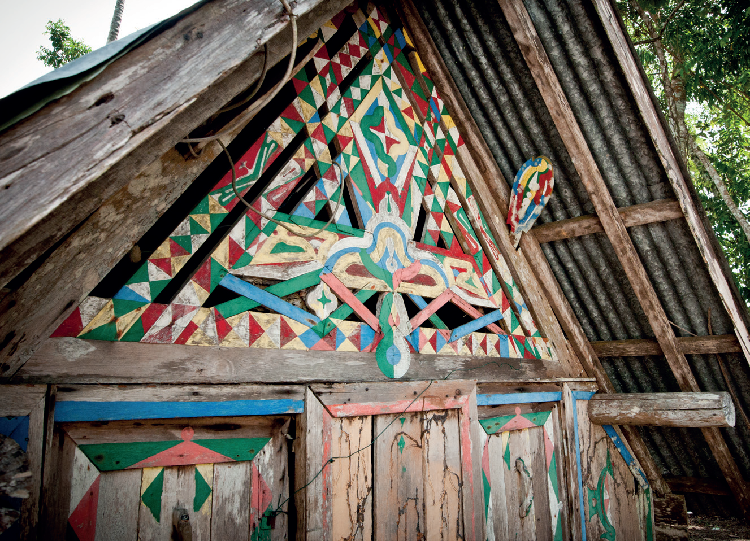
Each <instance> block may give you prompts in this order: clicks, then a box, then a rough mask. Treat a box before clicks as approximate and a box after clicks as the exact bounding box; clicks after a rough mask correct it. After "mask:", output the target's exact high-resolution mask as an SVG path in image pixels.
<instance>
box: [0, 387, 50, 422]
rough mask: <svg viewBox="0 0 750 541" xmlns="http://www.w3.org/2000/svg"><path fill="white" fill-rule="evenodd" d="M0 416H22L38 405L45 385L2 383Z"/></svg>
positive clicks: (45, 389)
mask: <svg viewBox="0 0 750 541" xmlns="http://www.w3.org/2000/svg"><path fill="white" fill-rule="evenodd" d="M0 389H1V390H2V392H0V416H3V417H23V416H26V415H28V414H29V412H30V411H32V410H33V409H35V408H36V407H37V406H38V405H39V401H40V400H43V399H44V395H45V393H46V392H47V386H46V385H3V386H1V387H0Z"/></svg>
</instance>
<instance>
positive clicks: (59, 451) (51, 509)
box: [39, 428, 76, 539]
mask: <svg viewBox="0 0 750 541" xmlns="http://www.w3.org/2000/svg"><path fill="white" fill-rule="evenodd" d="M75 451H76V444H75V442H74V441H73V440H72V439H70V438H69V437H68V436H67V435H66V434H65V432H63V431H62V430H59V429H57V428H55V429H54V431H53V432H52V434H51V435H50V438H49V444H48V445H47V451H46V453H45V460H44V485H43V487H42V514H41V520H40V522H39V532H40V534H41V536H42V538H45V539H64V538H65V529H66V525H67V522H68V515H69V513H70V488H71V474H72V471H73V462H74V460H75Z"/></svg>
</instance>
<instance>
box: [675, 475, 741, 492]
mask: <svg viewBox="0 0 750 541" xmlns="http://www.w3.org/2000/svg"><path fill="white" fill-rule="evenodd" d="M664 480H665V481H666V482H667V484H668V485H669V488H670V489H672V492H679V493H682V494H713V495H714V496H731V495H732V493H731V492H730V490H729V486H728V485H727V484H726V482H725V481H724V480H722V479H704V478H702V477H667V478H665V479H664Z"/></svg>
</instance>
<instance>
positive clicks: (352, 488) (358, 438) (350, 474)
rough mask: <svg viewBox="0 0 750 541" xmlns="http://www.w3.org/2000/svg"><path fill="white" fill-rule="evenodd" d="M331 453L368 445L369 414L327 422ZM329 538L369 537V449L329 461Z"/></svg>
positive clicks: (352, 540) (347, 452) (346, 452)
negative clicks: (329, 424) (330, 533)
mask: <svg viewBox="0 0 750 541" xmlns="http://www.w3.org/2000/svg"><path fill="white" fill-rule="evenodd" d="M331 432H332V434H331V454H332V456H348V455H350V454H352V453H355V451H357V450H359V449H363V448H365V447H367V446H369V445H370V443H371V441H372V417H347V418H343V419H335V420H334V421H333V422H332V423H331ZM331 483H332V485H333V494H334V498H333V503H332V508H333V509H332V517H333V528H332V533H333V539H346V540H348V541H358V540H367V539H372V538H373V537H372V531H373V524H372V522H373V520H372V501H373V493H372V491H373V483H372V450H371V448H369V447H368V448H367V449H364V450H363V451H360V452H358V453H356V454H354V455H353V456H351V457H349V458H339V459H336V460H335V461H334V462H333V464H331Z"/></svg>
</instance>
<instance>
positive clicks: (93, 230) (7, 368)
mask: <svg viewBox="0 0 750 541" xmlns="http://www.w3.org/2000/svg"><path fill="white" fill-rule="evenodd" d="M344 5H346V2H345V0H337V1H336V2H332V3H330V4H326V6H325V9H323V10H316V11H315V12H314V13H308V14H307V15H306V16H302V17H300V18H299V19H298V22H297V24H298V28H299V35H300V36H307V35H309V34H310V33H311V32H313V31H314V30H316V29H317V28H319V27H320V25H321V24H322V23H323V22H325V21H326V20H328V19H329V18H330V17H331V16H332V15H335V14H336V13H337V12H338V11H339V10H340V9H341V8H342V7H343V6H344ZM201 9H202V8H201ZM227 24H229V22H227ZM179 29H180V27H179V25H178V26H176V27H174V28H172V29H170V30H169V31H167V33H169V32H171V33H172V38H173V39H177V38H179V39H181V40H183V41H184V37H183V36H182V35H181V34H179V31H180V30H179ZM175 32H177V34H175ZM236 36H237V39H243V40H244V41H247V38H246V37H245V38H240V37H239V36H247V29H244V30H241V31H240V30H238V31H237V34H236ZM268 46H269V63H274V62H277V61H278V60H280V59H281V58H283V56H284V55H286V54H288V53H289V47H290V42H289V36H288V35H286V33H283V32H282V33H281V34H279V35H277V36H275V37H273V38H271V39H270V40H269V42H268ZM144 47H145V45H144ZM138 51H140V49H139V50H138ZM138 51H136V52H138ZM134 54H135V53H134ZM135 56H137V57H138V58H140V59H141V60H142V57H141V56H140V53H139V54H135ZM299 60H300V62H299V63H298V64H302V63H303V62H304V60H305V59H299ZM173 61H176V60H173ZM262 65H263V57H262V55H256V56H252V57H250V58H249V59H247V60H246V61H244V62H243V63H242V64H241V65H240V66H239V67H237V68H236V69H235V70H234V71H233V72H232V73H231V74H229V75H228V76H226V77H224V78H223V79H222V80H221V81H220V82H218V83H217V84H215V85H212V86H210V87H209V88H208V93H209V94H210V95H211V97H212V99H213V100H214V101H212V102H211V104H210V107H211V109H210V110H208V109H207V108H208V107H209V105H208V104H204V106H203V108H200V109H199V110H198V111H194V112H193V114H192V115H190V122H191V124H189V127H188V128H186V129H184V126H185V125H187V124H181V125H180V126H181V127H179V129H178V127H176V126H172V128H170V129H166V128H165V129H164V130H162V131H161V132H160V133H161V135H160V137H161V138H160V140H159V148H162V147H167V148H170V147H174V145H175V144H176V143H177V142H178V141H179V139H180V138H181V137H182V136H184V135H185V134H186V133H187V132H189V131H190V130H192V129H194V128H196V127H197V126H198V125H199V124H200V123H201V122H203V121H204V120H205V118H206V117H207V116H208V115H209V114H211V113H213V112H215V110H216V109H218V108H219V107H221V106H223V105H224V104H225V103H226V102H227V101H229V100H230V99H232V98H233V97H234V96H236V95H237V94H238V93H240V92H242V91H243V90H245V89H246V88H248V86H249V85H250V86H251V85H252V83H253V81H254V80H255V78H257V76H258V74H259V72H260V70H261V67H262ZM302 65H304V64H302ZM111 67H112V68H113V71H111V72H110V71H108V70H105V71H104V72H103V73H102V74H101V75H100V76H99V77H97V79H96V80H97V81H99V78H102V79H103V81H102V83H101V84H103V85H104V86H105V87H106V85H107V84H108V81H109V80H110V79H113V78H114V79H116V78H117V77H118V74H119V71H118V69H119V68H118V67H117V63H115V64H113V66H111ZM141 84H145V83H144V82H141ZM151 84H152V85H153V86H154V91H156V90H157V89H158V88H161V86H162V81H161V80H156V79H154V80H152V81H151ZM91 92H93V90H91V89H88V87H82V88H81V89H79V90H77V91H76V92H74V93H73V94H72V95H71V96H73V97H76V96H77V99H79V100H82V101H85V100H86V99H94V98H92V97H91V96H90V95H89V94H90V93H91ZM50 107H52V108H53V109H54V110H57V105H52V106H50ZM34 118H36V117H34ZM34 118H32V119H31V120H30V122H31V121H35V120H34ZM45 118H46V117H45ZM183 121H184V122H185V123H187V122H188V119H186V118H185V119H183ZM249 121H250V119H247V120H246V122H245V123H243V124H242V125H238V126H235V127H234V128H233V129H232V130H231V131H230V132H228V133H227V134H226V135H225V136H224V137H222V142H223V143H224V144H225V145H228V144H229V143H230V142H231V141H232V140H233V139H234V138H235V137H236V136H237V135H238V134H239V133H240V131H241V130H242V128H244V127H245V125H246V124H247V122H249ZM181 130H182V131H181ZM11 131H12V130H11ZM5 137H8V133H6V134H4V136H3V138H0V146H2V145H5V144H6V143H5V142H4V141H5ZM149 145H150V143H143V145H142V146H146V147H148V146H149ZM220 153H221V147H220V146H219V145H218V144H211V145H209V146H207V147H206V148H204V149H203V151H202V152H201V154H200V155H199V157H197V158H191V159H187V160H186V159H185V158H184V157H183V156H182V155H181V154H180V153H179V152H177V151H176V150H175V149H174V148H171V149H169V150H167V151H166V152H165V153H164V154H163V155H161V157H159V158H157V159H156V160H155V161H153V162H152V163H151V164H149V165H147V166H146V167H145V168H143V165H146V164H141V165H138V166H135V165H133V166H132V167H133V169H132V170H131V173H136V172H137V171H138V170H139V169H138V167H141V168H143V170H142V171H141V172H140V174H137V175H131V176H130V177H128V179H132V180H131V181H130V182H129V184H126V185H125V186H122V187H121V188H120V189H119V190H117V191H115V192H114V194H113V195H111V196H110V197H108V198H107V199H106V200H104V201H103V202H102V200H101V199H100V198H99V197H98V194H96V193H92V194H91V200H92V201H96V204H97V206H98V207H99V208H98V209H96V210H95V211H94V212H93V213H92V214H91V215H90V216H88V217H87V218H86V219H85V220H84V221H83V222H81V223H80V224H77V227H76V229H75V230H74V231H73V232H71V233H70V234H69V235H68V236H67V238H65V239H64V240H63V241H62V242H60V243H59V245H57V246H56V247H55V248H54V250H52V251H51V253H49V254H47V255H46V258H45V259H44V261H43V262H42V263H41V265H40V266H39V268H37V269H35V270H34V272H33V273H30V276H28V277H27V278H26V280H25V281H24V282H23V283H22V284H21V285H20V287H19V288H18V289H16V290H14V291H11V292H7V294H6V295H5V296H3V297H2V298H0V376H1V377H3V378H7V377H9V376H11V375H12V374H14V373H15V372H16V371H17V370H18V368H19V367H21V366H22V365H23V363H24V362H26V360H27V359H28V358H29V357H30V356H31V355H32V354H33V353H34V351H35V350H36V349H37V348H38V346H39V344H40V343H41V342H42V341H44V340H45V339H46V338H47V337H49V336H50V335H51V334H52V332H54V330H55V328H56V327H57V326H58V325H59V324H60V323H61V322H62V321H63V320H64V319H65V318H66V317H67V316H68V315H69V314H70V313H71V312H72V311H73V310H74V309H75V308H76V307H77V306H78V304H79V303H80V302H81V301H82V300H83V299H84V298H85V297H86V295H87V294H88V293H89V292H90V291H91V290H92V289H93V288H94V287H95V286H96V285H97V284H98V283H99V281H100V280H101V279H102V278H103V277H104V276H106V274H107V273H108V272H109V271H110V270H111V269H112V268H113V267H114V265H115V264H116V263H117V262H118V261H119V260H120V258H121V257H122V256H123V255H124V254H125V253H127V251H128V250H130V248H131V247H132V246H133V244H134V243H135V242H136V241H137V240H138V239H139V238H140V237H141V236H143V234H144V233H146V232H147V231H148V230H149V229H150V228H151V226H152V225H153V224H154V223H155V222H156V220H157V219H158V218H159V217H160V216H161V215H162V214H163V213H164V212H165V211H166V210H167V209H168V208H169V207H170V206H171V205H172V204H173V203H174V202H175V201H176V200H177V198H178V197H179V196H180V195H181V194H182V192H183V191H184V190H185V189H186V188H187V187H188V186H189V185H190V184H191V183H192V182H193V181H194V180H195V179H196V178H197V177H198V175H200V174H201V173H202V172H203V170H204V169H205V168H206V167H207V166H208V165H209V164H211V162H212V161H213V160H214V159H215V158H216V157H217V156H219V154H220ZM219 159H223V158H222V157H220V156H219ZM123 160H124V161H126V162H127V160H128V158H127V157H123ZM228 167H229V166H228V163H227V168H228ZM133 177H134V178H133ZM99 195H100V194H99ZM3 201H5V199H3ZM87 205H88V202H87ZM99 205H100V206H99ZM1 207H2V205H0V209H1ZM0 215H2V210H0ZM73 225H76V224H73ZM62 227H63V228H64V227H67V226H65V225H63V226H62ZM61 230H62V229H61ZM24 261H25V260H24ZM0 262H2V264H5V263H7V262H8V260H4V259H3V256H2V255H0ZM17 263H18V264H22V263H23V262H20V261H17Z"/></svg>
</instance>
